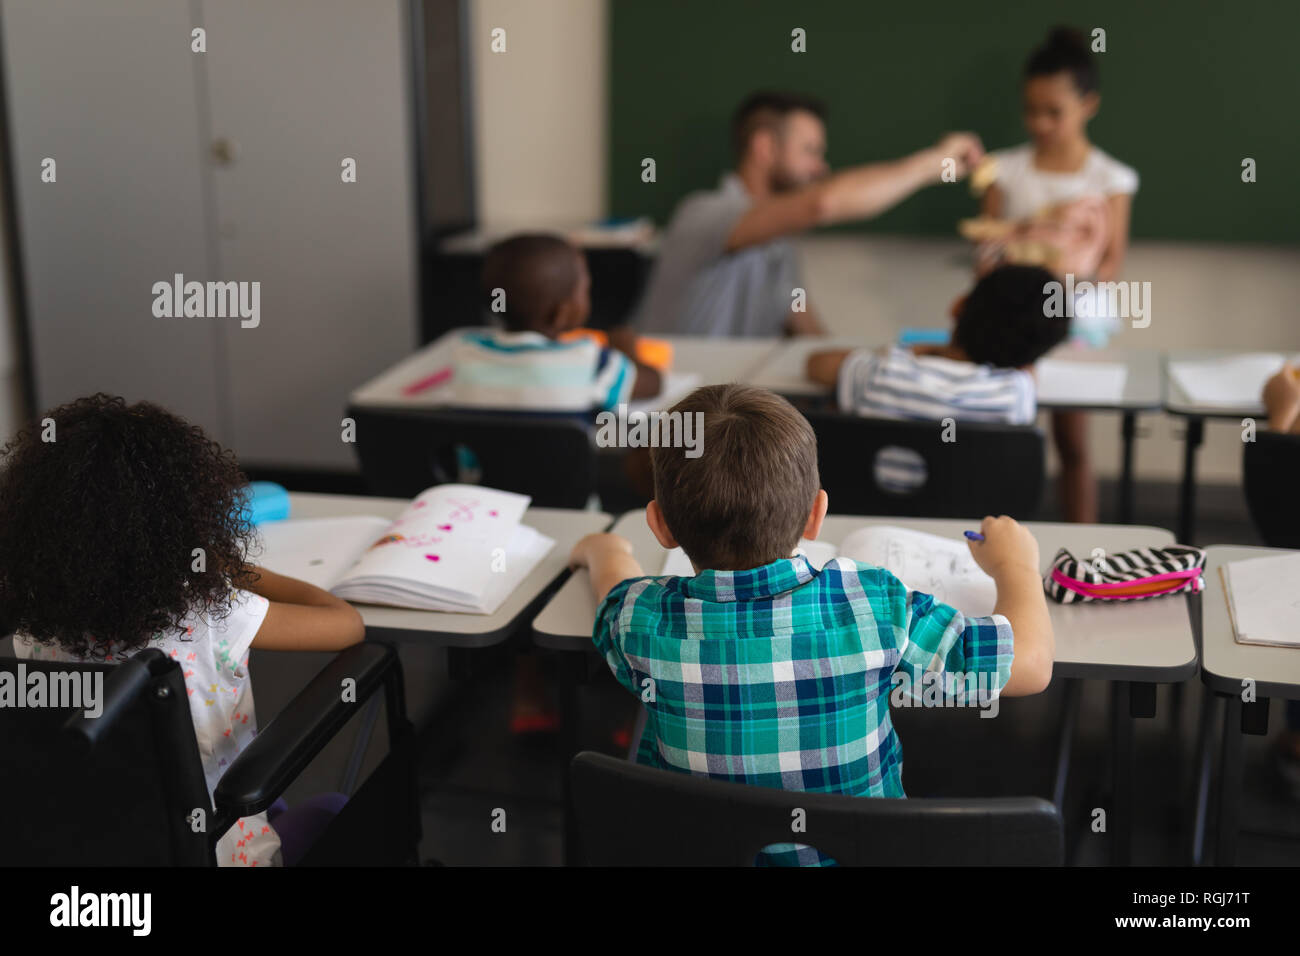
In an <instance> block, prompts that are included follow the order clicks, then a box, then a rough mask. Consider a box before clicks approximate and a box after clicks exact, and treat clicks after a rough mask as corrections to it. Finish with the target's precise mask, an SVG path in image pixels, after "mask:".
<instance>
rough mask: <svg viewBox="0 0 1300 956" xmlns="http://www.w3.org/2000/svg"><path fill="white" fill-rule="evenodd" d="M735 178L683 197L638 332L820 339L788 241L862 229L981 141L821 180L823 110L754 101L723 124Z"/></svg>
mask: <svg viewBox="0 0 1300 956" xmlns="http://www.w3.org/2000/svg"><path fill="white" fill-rule="evenodd" d="M732 138H733V144H734V147H735V151H736V168H735V170H733V171H731V172H728V173H726V174H725V175H724V176H723V177H722V181H721V183H720V184H719V186H718V189H717V190H715V191H713V192H699V193H693V194H691V195H690V196H687V197H686V198H685V199H684V200H682V202H681V203H680V204H679V205H678V207H677V209H676V211H675V212H674V214H673V218H672V220H671V221H670V222H669V224H668V227H667V229H665V231H664V234H663V237H662V240H661V242H660V245H659V256H658V261H657V262H656V263H655V267H654V270H653V272H652V273H651V275H650V281H649V284H648V285H647V288H646V292H645V297H644V298H643V299H642V301H641V305H640V308H639V310H638V313H637V320H636V326H637V328H638V330H639V331H642V332H649V333H655V332H658V333H677V334H681V335H708V336H772V335H781V334H790V335H801V334H819V333H821V332H822V331H823V330H822V327H821V324H820V323H819V322H818V321H817V317H816V314H815V313H814V312H813V311H812V309H811V308H810V307H808V305H807V295H806V292H804V293H803V294H802V295H800V293H799V290H802V289H803V282H802V280H801V279H800V276H799V264H798V261H797V258H796V256H795V251H794V248H793V246H792V245H791V243H790V241H789V239H788V238H787V237H789V236H792V235H794V234H797V233H800V232H804V231H805V230H807V229H811V228H812V227H814V226H820V225H827V224H829V223H835V222H844V221H847V220H852V219H867V218H870V217H871V216H875V215H878V214H880V213H882V212H884V211H885V210H886V209H888V208H890V207H891V206H893V205H894V204H895V203H897V202H899V201H901V200H902V199H905V198H906V197H908V196H910V195H911V194H912V193H914V192H916V190H918V189H920V188H921V187H923V186H927V185H929V184H930V183H937V182H939V181H940V177H941V175H942V173H943V170H944V161H945V160H948V161H950V163H951V166H950V169H951V170H952V172H953V174H954V176H955V177H956V178H961V177H962V176H965V175H966V173H967V172H969V171H970V169H971V168H972V167H973V166H974V164H975V163H977V162H978V161H979V160H980V158H981V157H982V156H983V152H984V151H983V147H982V146H981V145H980V141H979V139H978V137H976V136H974V135H972V134H970V133H950V134H948V135H947V136H945V137H944V138H943V139H941V140H940V141H939V143H938V144H937V145H935V146H933V147H930V148H929V149H923V150H920V151H919V152H916V153H913V154H912V155H910V156H906V157H903V158H902V159H898V160H893V161H889V162H882V163H871V164H868V165H864V166H854V167H852V168H850V169H846V170H842V171H840V172H838V173H833V174H832V173H830V171H829V168H828V167H827V165H826V124H825V109H824V108H823V107H822V105H821V104H820V103H819V102H817V101H816V100H814V99H811V98H809V97H804V96H799V95H797V94H790V93H755V94H753V95H752V96H750V97H749V98H748V99H746V100H745V102H744V103H742V104H741V105H740V108H739V109H738V110H737V111H736V114H735V117H734V119H733V121H732Z"/></svg>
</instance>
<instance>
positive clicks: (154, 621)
mask: <svg viewBox="0 0 1300 956" xmlns="http://www.w3.org/2000/svg"><path fill="white" fill-rule="evenodd" d="M44 420H45V422H46V423H47V425H46V426H40V425H33V426H30V427H28V428H27V429H25V430H23V431H22V432H20V433H19V435H18V436H17V438H15V439H14V440H13V441H12V442H11V443H10V444H9V445H8V446H6V447H5V449H4V450H3V452H0V467H2V468H3V470H2V471H0V526H3V527H4V529H5V533H4V536H3V538H0V606H3V609H4V615H5V618H6V620H5V623H6V624H7V625H8V626H9V627H11V628H13V630H14V631H15V635H14V652H15V654H16V655H17V656H18V657H29V658H35V659H40V660H53V661H109V662H116V661H121V660H125V659H127V658H129V657H131V656H132V655H133V654H135V653H136V652H137V651H140V650H143V649H145V648H153V647H156V648H158V649H160V650H162V651H163V652H164V653H165V654H167V655H168V656H170V657H172V658H174V659H175V660H176V661H177V662H179V664H180V666H181V667H182V669H183V673H184V675H185V686H186V689H187V691H188V693H189V700H190V716H191V718H192V719H193V722H194V731H195V734H196V735H197V737H198V750H199V756H200V757H201V759H202V761H203V772H204V776H205V777H206V778H207V784H208V793H209V796H211V794H212V791H213V789H214V788H215V787H216V784H217V781H218V780H220V779H221V775H222V774H223V773H224V772H225V769H226V767H227V766H229V764H230V763H231V762H232V761H233V760H234V759H235V758H236V757H237V756H238V755H239V753H240V752H241V751H242V750H243V749H244V747H245V746H246V745H247V744H248V742H249V741H250V740H252V739H253V737H255V736H256V735H257V718H256V716H255V714H254V710H253V688H252V683H251V679H250V677H249V673H248V651H249V648H250V647H258V648H265V649H269V650H285V651H289V650H301V651H338V650H342V649H343V648H345V647H348V646H349V645H352V644H356V643H358V642H359V641H361V640H362V639H363V638H364V636H365V628H364V626H363V624H362V622H361V615H359V614H358V613H357V612H356V610H355V609H354V608H352V607H351V606H350V605H349V604H347V603H346V602H344V601H342V600H340V599H339V598H336V597H334V596H333V595H332V594H330V593H329V592H327V591H322V590H321V589H319V588H317V587H313V586H312V585H310V584H307V583H305V582H303V581H298V580H295V579H293V578H288V577H284V576H282V575H279V574H274V573H272V572H270V571H266V570H262V569H259V568H257V567H254V566H252V565H250V564H247V563H246V562H245V556H246V555H247V553H248V548H249V546H250V544H251V543H252V542H253V535H254V529H253V527H252V526H251V525H250V524H249V522H248V521H247V519H246V517H245V515H244V514H243V511H242V508H243V503H244V499H243V494H244V490H243V489H244V486H245V481H244V477H243V475H242V474H240V471H239V466H238V464H237V463H236V461H235V458H234V456H233V455H232V454H231V453H230V452H228V451H226V450H225V449H223V448H222V447H221V446H220V445H218V444H217V443H216V442H214V441H212V440H211V439H209V438H208V437H207V436H206V435H204V434H203V432H202V431H201V430H200V429H199V428H197V427H195V426H193V425H190V424H188V423H187V422H184V421H182V420H181V419H179V418H177V417H176V416H174V415H172V414H170V413H168V412H167V411H165V410H163V409H162V408H159V407H158V406H156V405H151V404H149V403H147V402H139V403H137V404H135V405H127V404H126V402H124V401H123V400H122V399H120V398H112V397H109V396H107V395H102V394H101V395H92V396H90V397H89V398H82V399H78V400H77V401H75V402H71V403H69V404H67V405H62V406H60V407H58V408H55V409H53V410H52V411H50V412H47V413H46V415H45V416H44ZM47 427H48V428H49V429H51V432H50V434H52V435H53V438H54V440H53V441H46V440H44V438H45V433H46V428H47ZM195 548H202V549H203V561H202V562H201V563H200V562H198V561H196V558H195V555H194V549H195ZM196 568H197V570H196ZM90 796H91V797H92V798H93V795H90ZM321 796H323V797H324V799H318V798H313V799H312V800H310V801H304V803H303V804H300V805H298V806H295V807H294V808H292V809H288V810H284V811H283V812H279V813H277V810H278V809H279V807H282V806H283V804H282V803H280V802H278V801H277V804H278V806H277V807H273V808H272V810H271V812H270V815H269V818H268V814H263V813H259V814H257V815H256V816H253V817H246V818H243V819H241V820H239V821H238V822H237V823H236V824H235V825H234V826H233V827H231V828H230V830H228V831H227V832H226V833H225V834H224V835H223V836H222V837H221V838H220V839H219V840H218V842H217V851H216V852H217V864H218V865H219V866H259V865H260V866H269V865H278V864H279V863H281V862H284V863H294V862H296V860H297V859H299V858H300V857H301V855H302V853H303V852H304V851H305V850H306V849H307V848H308V847H310V845H311V842H312V840H313V839H314V837H315V836H316V835H318V834H319V832H320V831H322V830H323V829H324V824H326V823H328V821H329V819H330V817H331V816H332V815H333V813H337V811H338V810H339V809H340V808H341V806H342V803H343V802H345V801H346V798H345V797H343V796H342V795H341V794H330V795H321ZM32 806H33V812H39V797H38V795H35V794H34V795H33V804H32ZM272 824H274V828H273V827H272ZM312 831H314V832H312Z"/></svg>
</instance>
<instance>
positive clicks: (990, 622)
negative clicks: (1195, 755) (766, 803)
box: [570, 385, 1054, 860]
mask: <svg viewBox="0 0 1300 956" xmlns="http://www.w3.org/2000/svg"><path fill="white" fill-rule="evenodd" d="M672 411H673V412H674V413H676V412H681V413H683V415H689V414H693V413H697V412H699V413H702V414H703V416H704V417H703V448H704V454H702V455H699V456H698V457H695V458H690V457H687V456H686V455H685V454H684V450H683V449H681V448H669V447H661V448H652V449H651V454H652V456H653V464H654V487H655V498H654V500H653V501H651V502H650V504H649V505H648V506H647V508H646V520H647V522H648V524H649V525H650V528H651V530H652V531H653V532H654V535H655V538H656V539H657V540H658V541H659V543H660V544H661V545H663V546H664V547H665V548H672V547H676V546H677V545H681V547H682V548H683V550H685V552H686V555H687V556H688V557H689V558H690V560H691V564H692V566H693V567H694V568H695V569H696V571H697V574H696V575H695V576H694V577H647V576H646V575H645V571H644V570H643V569H642V568H641V566H640V565H639V564H638V563H637V561H636V559H635V558H633V557H632V554H631V545H630V544H629V542H628V541H627V540H626V539H624V538H621V537H619V536H618V535H614V534H595V535H588V536H587V537H585V538H583V539H582V540H581V541H579V542H578V543H577V544H576V545H575V546H574V548H573V552H572V554H571V556H570V563H571V565H572V566H574V567H585V568H588V569H589V570H590V572H591V587H592V590H593V592H594V593H595V596H596V599H597V600H598V601H599V602H600V605H599V609H598V611H597V613H596V621H595V627H594V630H593V638H594V640H595V643H596V647H597V649H598V650H599V651H600V652H601V653H602V654H603V655H604V656H605V660H606V662H607V663H608V664H609V667H610V669H611V670H612V671H613V672H614V676H615V677H616V678H617V679H618V681H619V683H621V684H622V685H623V686H624V687H626V688H627V689H628V690H629V691H631V692H632V693H634V694H636V695H637V696H638V697H639V698H641V699H642V700H645V699H646V694H645V690H646V688H647V687H648V686H652V687H653V690H654V693H653V695H652V696H651V698H650V700H649V701H648V702H647V703H646V708H647V711H648V719H647V722H646V729H645V734H644V736H643V737H642V739H641V746H640V749H639V751H638V753H637V762H638V763H643V764H648V765H650V766H654V767H660V768H665V769H669V770H676V771H681V772H683V773H696V774H703V775H707V776H710V777H714V778H716V779H720V780H728V781H732V782H739V783H748V784H754V785H758V786H767V787H782V788H785V789H792V790H808V791H816V792H823V793H843V794H852V795H855V796H875V797H902V796H904V792H903V782H902V780H903V773H902V771H903V752H902V747H901V745H900V744H899V740H898V736H897V735H896V734H895V732H894V729H893V725H892V723H891V722H890V715H889V696H890V691H891V684H892V681H893V677H894V674H895V672H901V673H902V674H903V676H904V677H905V678H906V679H908V681H909V682H910V686H911V687H912V688H913V689H919V688H921V687H922V682H923V678H922V675H923V674H924V673H927V672H930V673H943V674H944V675H946V677H945V679H947V678H952V679H954V680H956V679H958V678H960V677H961V676H962V675H971V677H972V679H973V680H975V681H981V682H982V684H980V685H979V686H982V687H984V688H986V689H987V692H988V693H990V694H997V693H1001V694H1006V695H1009V696H1016V695H1024V694H1036V693H1039V692H1040V691H1042V690H1043V689H1044V688H1046V687H1047V685H1048V683H1049V681H1050V680H1051V676H1052V660H1053V655H1054V648H1053V644H1054V640H1053V635H1052V625H1051V621H1050V620H1049V618H1048V614H1047V603H1046V600H1045V599H1044V597H1043V582H1042V578H1041V576H1040V574H1039V570H1038V565H1039V562H1038V545H1037V542H1036V541H1035V540H1034V538H1033V537H1032V536H1031V535H1030V534H1029V532H1028V531H1027V530H1026V529H1025V528H1024V527H1023V526H1021V525H1019V524H1017V523H1016V522H1015V521H1014V520H1013V519H1011V518H1008V517H1005V516H1004V517H998V518H992V517H990V518H985V519H984V521H983V523H982V524H981V525H980V531H981V532H983V534H984V537H985V539H984V541H982V542H978V543H975V542H972V543H971V545H970V547H971V552H972V554H973V555H974V558H975V560H976V562H977V563H978V564H979V565H980V567H982V568H983V569H984V570H985V571H987V572H988V573H989V575H991V576H992V578H993V580H994V581H995V582H996V584H997V593H998V597H997V605H996V607H995V609H994V614H993V615H992V616H991V617H981V618H968V617H965V616H964V615H963V614H961V613H960V612H959V611H957V610H955V609H953V608H951V607H948V606H946V605H943V604H940V603H938V602H936V601H935V600H934V598H933V597H931V596H930V595H928V594H923V593H920V592H917V591H909V590H907V588H905V587H904V586H903V585H902V584H901V583H900V582H899V580H898V579H897V578H896V577H894V575H893V574H891V573H890V572H888V571H886V570H884V569H882V568H878V567H872V566H869V565H861V564H858V563H856V562H854V561H852V560H850V559H847V558H836V559H834V560H832V561H830V562H829V563H828V564H827V565H826V566H825V567H824V568H823V569H822V570H821V571H816V570H814V569H813V568H812V567H811V566H810V565H809V563H808V561H807V560H806V559H805V558H803V557H802V556H797V555H794V554H793V552H794V549H795V546H796V545H797V544H798V541H799V538H800V536H803V537H806V538H810V539H812V538H816V537H817V535H818V533H819V532H820V530H821V526H822V520H823V519H824V518H825V516H826V511H827V496H826V492H825V491H823V490H821V488H820V481H819V479H818V473H817V440H816V437H815V436H814V434H813V431H812V428H811V427H810V426H809V424H808V421H807V419H805V418H804V417H803V416H802V415H800V414H799V413H798V412H797V411H795V409H794V408H793V407H792V406H791V405H790V403H789V402H787V401H786V400H785V399H783V398H780V397H778V396H776V395H774V394H772V393H771V392H768V391H766V390H764V389H758V388H753V387H748V386H742V385H715V386H708V387H705V388H700V389H696V390H695V391H694V392H692V393H691V394H690V395H689V396H687V397H686V398H685V399H683V400H682V401H681V402H679V403H678V404H677V405H676V406H674V408H673V409H672ZM647 679H649V680H652V681H653V684H652V685H650V684H647V683H646V681H647ZM934 679H935V678H929V680H931V681H932V680H934ZM957 686H958V687H960V686H961V685H960V684H958V685H957ZM918 692H919V690H918ZM958 692H960V691H958ZM805 849H806V848H805ZM782 852H783V853H784V854H788V853H789V848H788V847H786V846H784V845H783V848H782ZM800 857H801V858H802V859H807V857H808V855H807V854H800ZM812 859H813V860H816V859H817V858H816V857H813V858H812Z"/></svg>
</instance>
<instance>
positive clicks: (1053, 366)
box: [1036, 359, 1128, 405]
mask: <svg viewBox="0 0 1300 956" xmlns="http://www.w3.org/2000/svg"><path fill="white" fill-rule="evenodd" d="M1036 371H1037V374H1038V401H1039V402H1041V403H1053V404H1071V405H1106V404H1113V403H1115V402H1118V401H1119V400H1120V399H1121V398H1122V397H1123V396H1124V385H1125V383H1126V382H1127V381H1128V366H1126V365H1124V364H1123V363H1121V362H1069V361H1064V360H1061V359H1042V360H1041V361H1040V362H1039V363H1038V366H1037V369H1036Z"/></svg>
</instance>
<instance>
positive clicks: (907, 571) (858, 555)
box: [839, 525, 998, 617]
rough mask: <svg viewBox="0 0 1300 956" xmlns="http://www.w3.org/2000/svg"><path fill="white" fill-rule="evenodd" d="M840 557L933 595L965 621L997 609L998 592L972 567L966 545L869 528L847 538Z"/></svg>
mask: <svg viewBox="0 0 1300 956" xmlns="http://www.w3.org/2000/svg"><path fill="white" fill-rule="evenodd" d="M839 553H840V554H842V555H844V556H845V557H847V558H853V559H854V560H855V561H863V562H865V563H867V564H874V565H876V566H877V567H881V568H884V569H885V570H887V571H890V572H892V573H893V575H894V576H895V577H896V578H898V579H899V580H900V581H902V582H903V584H904V585H905V586H906V587H907V588H908V589H909V590H913V591H923V592H925V593H926V594H931V595H933V596H934V599H935V600H936V601H939V602H941V603H943V604H947V605H949V606H951V607H955V608H956V609H957V610H959V611H961V612H962V613H963V614H965V615H967V616H968V617H984V616H986V615H989V614H992V613H993V606H994V605H995V604H996V603H997V597H998V592H997V586H996V585H995V584H994V583H993V579H992V578H991V577H989V576H988V575H987V574H985V573H984V572H983V571H982V570H980V567H979V565H978V564H976V563H975V559H974V558H973V557H971V553H970V548H969V547H968V546H967V544H966V541H965V539H961V540H957V539H953V538H943V537H940V536H938V535H933V534H926V533H925V532H922V531H912V530H910V529H908V528H898V527H895V526H893V525H871V526H868V527H866V528H859V529H858V530H857V531H854V532H852V533H850V534H849V535H848V537H846V538H845V539H844V540H843V541H842V542H841V543H840V549H839Z"/></svg>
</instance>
